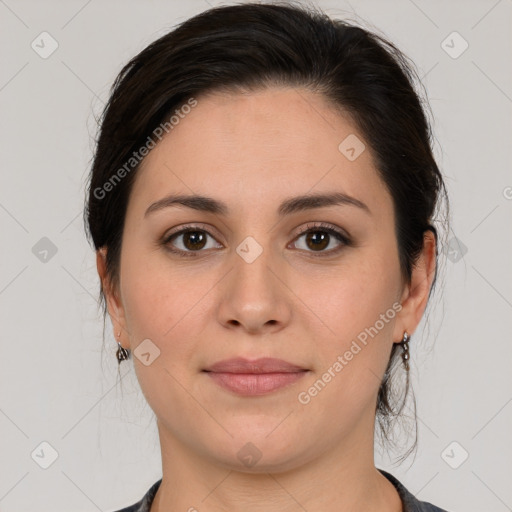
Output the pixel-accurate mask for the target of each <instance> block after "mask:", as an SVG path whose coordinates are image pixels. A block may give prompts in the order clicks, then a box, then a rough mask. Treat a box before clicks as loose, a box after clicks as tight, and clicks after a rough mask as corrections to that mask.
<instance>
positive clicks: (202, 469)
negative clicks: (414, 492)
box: [151, 424, 402, 512]
mask: <svg viewBox="0 0 512 512" xmlns="http://www.w3.org/2000/svg"><path fill="white" fill-rule="evenodd" d="M159 433H160V443H161V449H162V469H163V477H162V483H161V484H160V487H159V489H158V491H157V494H156V496H155V499H154V501H153V504H152V506H151V512H164V511H169V510H184V511H190V512H197V511H201V512H203V511H205V512H206V511H211V512H213V511H215V512H224V511H225V512H296V511H297V510H299V509H302V510H307V511H308V512H315V511H324V510H343V511H344V512H352V511H353V512H356V511H360V510H379V511H380V512H401V511H402V502H401V500H400V497H399V495H398V492H397V491H396V489H395V487H394V486H393V484H392V483H391V482H389V481H388V479H387V478H386V477H385V476H384V475H382V474H381V473H380V472H379V471H378V470H377V469H376V468H375V465H374V461H373V437H372V439H371V443H364V446H368V449H367V450H365V451H362V450H361V446H362V445H361V444H359V442H361V439H360V440H359V442H358V443H354V440H353V439H352V440H348V439H347V443H346V444H343V446H341V444H340V446H339V447H337V449H335V450H329V451H328V452H326V453H323V454H318V455H317V456H316V457H315V458H314V459H311V460H309V461H307V462H306V463H303V464H298V465H296V466H295V467H292V468H291V469H290V468H288V469H286V470H282V469H279V470H275V469H273V468H268V471H265V470H264V469H265V468H264V467H263V466H261V467H260V469H259V471H258V472H256V471H255V470H254V468H253V469H250V470H246V471H243V470H241V469H240V467H238V468H237V467H236V464H235V463H233V465H231V466H227V465H226V466H221V465H219V464H218V461H212V460H208V458H207V457H200V456H199V455H198V453H197V451H192V450H189V449H188V448H187V447H186V446H184V445H183V444H182V443H180V442H179V441H178V440H177V439H176V438H174V437H173V436H172V435H169V433H168V432H165V431H164V429H163V428H162V427H161V425H160V424H159ZM372 435H373V432H372Z"/></svg>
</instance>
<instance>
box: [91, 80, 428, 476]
mask: <svg viewBox="0 0 512 512" xmlns="http://www.w3.org/2000/svg"><path fill="white" fill-rule="evenodd" d="M347 137H348V139H347ZM340 144H341V146H340ZM362 144H365V145H366V148H365V147H364V146H363V145H362ZM333 194H339V197H340V198H342V197H343V195H345V196H347V197H350V198H353V199H351V200H346V201H340V202H338V203H334V202H332V201H331V203H330V204H328V202H326V201H323V203H324V204H323V205H319V204H320V203H322V201H319V202H318V203H316V202H315V201H314V200H310V201H309V202H308V201H304V200H300V201H296V202H294V199H295V198H300V197H302V198H303V197H304V196H311V197H314V196H317V195H318V196H320V195H321V196H324V195H326V196H331V195H333ZM177 195H180V196H196V195H197V196H207V197H208V198H211V200H213V201H215V202H217V203H221V204H222V205H223V209H224V210H225V211H224V210H223V211H220V210H216V211H206V210H205V209H204V207H205V206H211V204H210V203H208V202H206V201H195V203H192V202H190V203H189V206H188V207H187V206H185V205H183V204H179V203H173V204H171V200H170V196H177ZM166 198H167V199H166ZM193 204H194V205H195V206H196V208H192V207H190V206H192V205H193ZM282 205H284V206H282ZM211 209H212V208H210V210H211ZM320 225H322V226H320ZM319 226H320V227H319ZM184 228H187V229H189V230H190V231H189V233H188V234H187V233H185V234H178V235H176V236H172V235H173V234H175V233H176V232H177V231H180V230H182V229H184ZM326 229H331V230H334V231H333V232H329V231H326ZM308 230H309V232H306V233H303V232H304V231H308ZM336 231H337V232H339V233H340V235H341V237H340V238H339V239H338V238H337V236H336V235H335V234H333V233H335V232H336ZM344 238H345V239H346V241H345V242H344V241H343V239H344ZM174 251H176V252H174ZM99 261H100V260H99ZM101 265H102V264H101V262H100V263H99V266H100V267H101ZM100 273H101V272H100ZM119 276H120V280H119V283H120V284H119V288H118V289H117V290H116V293H108V304H109V312H110V314H111V317H112V320H113V323H114V328H115V329H116V331H121V332H122V335H121V338H120V340H121V342H122V344H123V345H124V346H125V347H129V348H131V350H132V353H133V362H134V365H135V370H136V373H137V377H138V379H139V382H140V385H141V388H142V391H143V393H144V395H145V397H146V399H147V401H148V402H149V404H150V406H151V408H152V409H153V411H154V412H155V414H156V417H157V420H158V427H159V433H160V437H161V443H162V444H163V445H164V448H169V449H173V450H178V447H179V449H181V450H185V451H187V452H189V453H193V454H194V455H195V456H199V457H201V458H202V460H209V461H211V462H215V463H216V464H220V465H221V466H224V467H228V468H239V469H241V470H245V471H268V470H269V469H272V470H277V469H281V470H285V469H286V468H293V467H295V466H297V465H299V464H303V463H305V462H307V461H312V460H314V459H315V458H316V457H319V456H320V455H322V454H323V455H324V456H331V455H332V456H335V457H338V456H339V453H338V452H340V451H342V452H343V453H344V456H347V454H348V453H349V451H348V450H347V448H349V447H350V448H353V447H356V446H359V447H358V448H357V450H359V452H358V453H360V450H361V448H360V446H361V445H359V444H354V443H364V444H365V446H367V447H368V450H372V451H373V427H374V417H375V406H376V397H377V392H378V389H379V386H380V383H381V378H382V375H383V373H384V371H385V369H386V366H387V363H388V359H389V354H390V351H391V348H392V344H393V342H394V341H400V340H401V338H402V335H403V331H404V330H407V331H408V332H409V333H411V332H413V331H414V329H415V328H416V325H417V323H418V322H419V320H420V317H421V314H422V312H423V307H424V300H425V298H426V293H427V291H428V288H429V284H430V281H429V280H428V279H427V282H426V284H425V286H423V285H422V286H421V287H420V290H423V291H424V294H423V295H425V297H423V295H422V296H421V297H419V296H418V297H417V296H416V295H415V293H416V292H417V290H416V292H414V293H410V292H411V289H410V288H409V287H408V286H405V285H403V283H402V281H401V275H400V269H399V259H398V252H397V242H396V235H395V230H394V213H393V204H392V199H391V196H390V194H389V193H388V191H387V189H386V187H385V185H384V183H383V182H382V181H381V179H380V178H379V176H378V174H377V171H376V169H375V166H374V163H373V160H372V156H371V154H370V149H369V147H368V144H367V143H366V141H364V140H363V138H362V136H361V135H360V133H359V132H358V131H357V130H356V128H355V126H354V125H353V124H351V123H350V122H348V120H347V119H345V118H343V117H342V116H341V115H340V114H339V113H335V112H334V110H333V108H332V107H330V106H329V104H327V103H326V102H325V100H324V99H323V98H322V97H320V96H317V95H314V94H313V93H311V92H308V91H306V90H304V89H292V88H271V89H267V90H264V91H261V92H257V93H250V94H245V95H243V94H231V95H227V94H224V95H221V94H209V95H207V96H201V97H198V98H197V106H195V107H194V108H193V109H191V111H190V113H189V114H187V115H186V116H184V117H183V118H181V119H180V121H179V123H178V124H176V125H175V126H174V128H173V129H172V131H170V132H169V134H168V135H167V136H166V137H164V138H163V139H162V141H161V142H159V143H158V144H157V146H156V147H155V148H154V149H153V150H152V151H151V152H150V153H149V155H148V156H147V157H146V158H145V160H144V161H143V164H142V167H141V168H140V169H139V171H138V175H137V179H136V180H135V183H134V186H133V189H132V192H131V196H130V201H129V205H128V209H127V213H126V221H125V228H124V233H123V243H122V250H121V258H120V274H119ZM424 277H425V276H423V278H424ZM423 281H425V279H423ZM401 303H402V305H400V304H401ZM141 343H142V344H141ZM139 345H140V346H139ZM137 347H139V348H137ZM263 357H266V358H278V359H281V360H284V361H286V362H288V363H290V364H291V365H294V366H295V367H298V368H299V369H300V370H302V371H294V372H290V373H288V374H287V375H285V374H283V373H281V372H279V373H276V371H275V369H274V371H273V372H271V373H273V375H268V374H267V375H266V376H264V375H262V374H260V375H259V376H258V375H256V376H255V375H252V376H251V375H249V376H248V375H238V376H236V375H235V376H234V375H233V374H231V376H229V375H226V373H223V372H217V373H216V372H207V371H205V370H207V369H209V368H210V369H211V367H212V365H214V363H217V362H219V361H222V360H226V359H231V358H245V359H248V360H254V359H258V358H263ZM254 368H256V367H254ZM254 368H253V369H254ZM232 370H233V368H232ZM234 370H235V371H238V372H239V373H240V372H242V373H243V369H242V370H240V368H238V370H237V369H236V368H235V369H234ZM260 370H261V368H260ZM287 370H290V369H287ZM267 371H268V369H267ZM222 382H227V385H228V386H231V387H225V386H223V385H221V383H222ZM283 384H284V385H283ZM236 386H238V388H237V387H236ZM251 386H252V387H251ZM265 386H268V387H265ZM273 386H277V387H276V388H273ZM372 453H373V452H372ZM251 457H252V458H251Z"/></svg>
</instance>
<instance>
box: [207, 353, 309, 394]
mask: <svg viewBox="0 0 512 512" xmlns="http://www.w3.org/2000/svg"><path fill="white" fill-rule="evenodd" d="M203 371H204V372H206V374H207V375H208V376H209V377H210V378H211V379H212V380H213V382H215V383H216V384H218V385H219V386H221V387H222V388H224V389H225V390H228V391H230V392H232V393H235V394H237V395H243V396H258V395H264V394H267V393H271V392H273V391H277V390H278V389H281V388H285V387H288V386H290V385H292V384H294V383H295V382H297V381H298V380H300V379H301V378H302V377H303V376H304V375H306V374H307V373H308V371H309V370H307V369H306V368H302V367H300V366H297V365H295V364H292V363H289V362H287V361H284V360H283V359H274V358H270V357H263V358H260V359H255V360H252V361H251V360H248V359H244V358H242V357H237V358H234V359H226V360H224V361H219V362H217V363H215V364H213V365H211V366H210V367H208V368H207V369H205V370H203Z"/></svg>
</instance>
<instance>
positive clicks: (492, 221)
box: [0, 0, 512, 512]
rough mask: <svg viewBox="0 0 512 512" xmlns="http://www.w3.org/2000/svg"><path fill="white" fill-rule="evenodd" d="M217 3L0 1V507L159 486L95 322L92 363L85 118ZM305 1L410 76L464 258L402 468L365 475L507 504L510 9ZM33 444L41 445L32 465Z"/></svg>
mask: <svg viewBox="0 0 512 512" xmlns="http://www.w3.org/2000/svg"><path fill="white" fill-rule="evenodd" d="M219 4H220V2H214V0H209V1H208V2H207V1H205V0H194V1H188V2H178V1H170V0H166V1H161V0H158V1H157V0H151V1H144V2H143V1H126V0H124V1H120V0H119V1H100V0H92V1H87V0H81V1H74V0H73V1H67V2H64V1H60V2H58V1H44V2H43V1H39V2H36V1H32V2H29V1H22V0H18V1H15V0H0V16H1V29H0V48H2V54H1V66H0V107H1V119H2V123H1V133H0V140H1V169H2V170H1V183H0V225H1V243H2V250H1V273H0V314H1V331H0V333H1V357H0V433H1V435H0V510H1V511H2V512H25V511H34V510H39V511H53V512H58V511H62V512H64V511H66V512H68V511H70V510H73V511H76V512H80V511H94V510H101V511H108V510H114V509H117V508H121V506H126V505H128V504H130V503H133V502H135V501H137V500H138V499H140V497H141V496H142V495H143V494H144V493H145V492H146V490H147V489H148V488H149V486H150V485H151V484H152V483H154V482H155V481H156V480H157V479H158V478H159V477H160V476H161V472H160V471H161V468H160V451H159V444H158V437H157V433H156V427H155V423H154V420H153V416H152V411H151V409H150V408H149V406H148V405H147V403H146V402H145V400H144V398H143V396H142V393H141V392H140V390H139V387H138V383H137V381H136V377H135V375H134V372H133V368H132V364H133V363H132V362H131V361H130V363H125V364H123V365H122V366H121V368H122V369H121V375H122V387H121V386H120V385H119V383H118V384H117V385H116V380H117V378H118V376H117V362H116V360H115V356H114V352H115V348H116V345H115V342H114V339H113V336H112V333H111V328H110V323H108V324H107V335H106V346H107V349H108V350H107V351H106V352H102V327H101V320H100V315H99V314H98V310H97V305H96V297H97V292H98V279H97V275H96V270H95V260H94V253H93V251H92V249H91V248H90V247H89V245H88V244H87V242H86V239H85V236H84V232H83V225H82V217H81V209H82V205H83V197H84V182H85V177H86V173H87V171H88V167H89V164H90V159H91V156H92V152H91V149H92V137H93V136H94V134H95V130H96V125H95V121H94V115H93V114H96V115H97V114H99V112H100V110H101V107H102V105H103V102H105V101H106V99H107V97H108V89H109V87H110V85H111V83H112V81H113V79H114V77H115V75H116V74H117V72H118V71H119V70H120V69H121V66H122V65H123V64H124V63H125V62H126V61H127V60H128V59H129V58H130V57H132V56H133V55H135V54H136V53H137V52H138V51H139V50H141V49H142V48H143V47H145V46H146V45H147V44H148V43H150V42H151V41H153V40H154V39H156V38H157V37H159V36H160V35H162V34H163V33H165V32H166V31H168V30H169V29H170V28H171V27H172V26H173V25H175V24H176V23H178V22H180V21H183V20H184V19H186V18H188V17H190V16H192V15H193V14H196V13H198V12H200V11H203V10H205V9H206V8H208V7H209V5H219ZM318 5H320V6H321V7H323V8H324V9H325V10H326V11H327V12H328V13H329V14H331V15H333V16H339V17H343V16H347V15H348V16H349V17H350V18H352V19H357V18H358V17H360V18H362V19H363V20H366V22H367V25H366V26H368V27H369V28H372V27H375V28H376V29H377V30H379V31H380V33H382V34H384V35H386V36H387V37H389V38H390V39H391V40H392V41H394V42H395V43H396V44H397V45H398V46H399V47H400V48H401V49H402V50H404V51H405V52H406V54H408V55H409V56H410V57H411V58H412V60H413V61H414V62H415V63H416V64H417V67H418V69H419V72H420V75H421V76H422V78H423V82H424V84H425V86H426V88H427V91H428V97H429V100H430V103H431V105H432V109H433V113H434V117H435V122H434V126H433V128H434V132H435V135H436V148H435V152H436V156H437V158H438V162H439V165H440V166H441V168H442V171H443V173H444V175H445V176H446V181H447V185H448V188H449V193H450V198H451V203H452V209H453V212H452V213H453V219H452V228H453V231H452V232H451V233H449V234H448V239H453V237H457V239H458V240H460V241H461V242H462V244H464V247H465V248H466V249H467V252H465V253H464V255H463V257H462V258H459V256H460V254H458V253H457V252H456V251H453V250H452V251H451V252H448V251H447V249H446V247H445V248H444V251H445V254H448V258H445V271H444V280H443V281H440V282H439V290H438V292H442V293H437V294H436V295H435V296H434V300H433V302H432V304H431V314H430V320H429V322H428V329H425V330H423V329H419V330H418V331H417V333H416V335H415V337H414V340H415V343H414V346H413V347H412V359H413V364H412V372H413V373H414V389H415V392H416V399H417V404H418V416H419V449H418V454H417V457H416V459H415V460H411V459H408V460H407V461H406V462H405V463H404V464H403V465H402V466H398V467H394V466H393V465H392V464H391V459H390V458H388V457H387V456H385V455H384V454H382V455H381V454H380V452H379V449H377V453H376V465H377V466H378V467H381V468H383V469H387V470H389V471H390V472H392V473H393V474H394V475H395V476H397V477H398V478H399V479H401V480H402V482H403V483H404V484H405V485H406V486H407V487H408V488H409V489H410V490H411V491H412V492H413V493H415V494H416V495H417V496H418V497H419V498H420V499H422V500H426V501H432V502H433V503H434V504H437V505H438V506H441V507H443V508H446V509H448V510H450V511H454V512H457V511H460V512H462V511H464V512H477V511H478V512H481V511H485V512H504V511H507V510H512V487H511V485H510V483H511V477H512V462H511V461H512V440H511V436H510V432H511V431H512V429H511V423H512V403H511V402H512V386H511V383H512V377H511V375H512V372H511V362H512V343H511V335H510V332H511V328H512V321H511V320H512V270H511V262H512V259H511V253H512V229H511V222H510V221H511V219H512V199H511V198H512V188H511V187H512V173H511V165H510V164H511V160H512V158H511V141H512V138H511V133H512V121H511V120H512V117H511V115H510V114H511V110H512V77H511V65H510V63H511V55H512V53H511V28H510V27H511V17H512V16H511V14H512V2H511V1H510V0H500V1H496V0H492V1H491V0H489V1H486V0H480V1H451V2H446V1H420V0H414V1H413V0H396V1H393V2H378V1H354V2H351V3H349V2H344V1H321V2H318ZM43 31H47V32H48V33H49V34H51V36H52V37H53V38H54V39H55V40H56V41H57V42H58V45H59V46H58V48H57V50H56V51H55V52H54V53H53V54H52V55H51V56H49V57H48V58H46V59H43V58H42V57H41V56H40V55H39V54H38V53H36V51H34V50H33V49H32V47H31V43H32V41H34V40H35V41H36V43H37V42H38V41H40V37H39V34H40V33H41V32H43ZM454 31H457V32H458V33H459V34H460V36H462V38H464V40H465V41H467V43H468V44H469V47H468V48H467V50H466V51H465V52H464V53H462V54H461V55H460V56H458V57H457V58H453V55H452V56H450V55H449V54H448V53H447V51H445V50H448V51H451V52H452V54H454V53H458V51H460V49H461V48H462V46H461V45H462V44H463V42H462V40H461V39H457V38H456V39H453V36H451V38H448V40H446V38H447V37H448V36H449V35H450V34H452V32H454ZM455 37H457V36H455ZM445 40H446V42H445V43H444V47H443V44H442V42H443V41H445ZM44 44H45V48H49V46H48V40H46V43H44ZM39 45H40V46H42V43H40V42H39ZM446 46H448V48H447V47H446ZM450 46H451V47H452V48H451V49H450V50H449V47H450ZM507 187H508V188H507ZM43 237H47V238H49V239H50V240H51V241H52V243H53V244H54V245H55V246H56V249H57V252H56V254H55V255H52V254H51V252H50V253H48V255H46V261H45V254H44V252H41V248H40V246H39V245H36V244H37V243H38V242H39V241H40V239H41V238H43ZM40 243H43V244H44V243H45V242H40ZM452 245H453V242H452ZM34 246H36V249H34V251H33V247H34ZM464 251H465V249H463V250H462V251H461V253H462V252H464ZM34 252H35V254H34ZM423 325H425V324H424V323H422V326H423ZM422 331H423V335H422ZM454 441H455V442H456V443H457V444H456V445H452V446H451V447H449V446H450V444H451V443H452V442H454ZM42 442H47V443H49V444H50V445H51V446H52V447H53V448H54V449H55V450H56V451H57V453H58V458H57V459H56V460H55V462H54V463H53V464H52V465H51V466H50V467H48V469H43V468H42V467H40V464H41V463H44V461H45V459H46V461H48V460H49V459H48V457H50V453H51V452H50V449H49V448H48V447H46V445H43V447H41V446H40V444H41V443H42ZM447 447H449V448H448V450H446V449H447ZM452 448H453V451H452ZM34 450H36V452H35V454H34V458H33V457H32V456H31V454H32V453H33V452H34ZM41 450H42V451H41ZM463 450H464V451H467V452H468V453H469V457H468V459H467V460H466V461H465V462H464V463H462V464H461V465H460V466H459V467H458V468H457V469H453V468H452V467H450V465H449V464H448V462H450V463H451V464H452V465H457V464H458V463H460V461H461V460H462V457H463V455H464V451H463ZM37 454H39V457H38V456H37Z"/></svg>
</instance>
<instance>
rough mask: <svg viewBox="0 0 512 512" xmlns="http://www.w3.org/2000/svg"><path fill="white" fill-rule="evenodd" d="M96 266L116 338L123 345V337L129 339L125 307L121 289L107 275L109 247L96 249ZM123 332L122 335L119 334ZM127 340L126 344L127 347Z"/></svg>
mask: <svg viewBox="0 0 512 512" xmlns="http://www.w3.org/2000/svg"><path fill="white" fill-rule="evenodd" d="M96 268H97V269H98V274H99V276H100V280H101V287H102V290H103V294H104V295H105V301H106V304H107V310H108V314H109V316H110V320H111V321H112V326H113V328H114V338H115V339H116V340H118V341H119V342H120V343H121V345H123V339H127V330H126V319H125V314H124V308H123V305H122V302H121V300H120V298H119V290H116V289H115V288H114V286H113V284H112V282H111V280H110V279H109V276H108V275H107V249H106V248H105V247H101V248H100V249H98V251H96ZM119 333H121V335H120V336H118V334H119ZM127 345H128V342H127V341H126V342H125V344H124V346H125V348H128V347H127Z"/></svg>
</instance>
